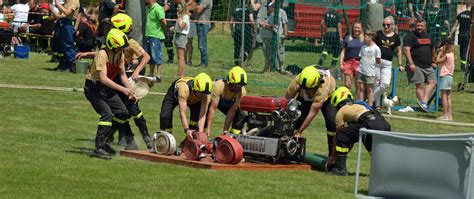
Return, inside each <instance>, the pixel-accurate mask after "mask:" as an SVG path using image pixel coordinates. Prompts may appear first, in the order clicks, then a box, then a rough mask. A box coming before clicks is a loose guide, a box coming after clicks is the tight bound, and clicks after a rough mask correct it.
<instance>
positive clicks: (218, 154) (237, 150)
mask: <svg viewBox="0 0 474 199" xmlns="http://www.w3.org/2000/svg"><path fill="white" fill-rule="evenodd" d="M216 139H219V141H218V144H217V146H216V149H215V160H216V162H218V163H223V164H237V163H239V162H240V161H241V160H242V158H243V156H244V149H243V148H242V145H240V143H239V142H238V141H237V140H236V139H234V138H231V137H229V136H227V135H221V136H219V137H217V138H216Z"/></svg>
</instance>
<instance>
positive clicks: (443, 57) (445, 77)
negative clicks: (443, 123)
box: [436, 40, 456, 121]
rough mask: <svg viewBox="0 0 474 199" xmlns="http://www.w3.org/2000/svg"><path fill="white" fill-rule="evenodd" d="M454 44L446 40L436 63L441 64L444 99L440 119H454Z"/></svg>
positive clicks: (442, 94)
mask: <svg viewBox="0 0 474 199" xmlns="http://www.w3.org/2000/svg"><path fill="white" fill-rule="evenodd" d="M454 52H455V50H454V45H453V42H452V41H451V40H444V41H443V43H442V46H441V47H440V49H439V52H438V54H437V55H436V64H439V65H440V76H441V80H440V81H441V83H440V89H441V97H442V99H443V115H442V116H441V117H438V118H437V119H438V120H447V121H451V120H453V115H452V102H451V90H452V84H453V75H454V68H455V66H456V63H455V60H456V57H455V55H454Z"/></svg>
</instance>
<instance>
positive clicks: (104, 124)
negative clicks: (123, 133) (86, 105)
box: [84, 80, 129, 148]
mask: <svg viewBox="0 0 474 199" xmlns="http://www.w3.org/2000/svg"><path fill="white" fill-rule="evenodd" d="M84 95H85V96H86V98H87V100H89V102H90V103H91V105H92V107H93V108H94V110H95V112H97V114H99V115H100V118H99V122H98V127H97V134H96V138H95V145H96V148H101V147H103V146H104V145H105V138H106V137H108V136H109V135H111V134H112V133H113V132H114V131H113V130H112V129H119V128H122V126H123V125H122V124H123V122H121V121H127V120H128V114H129V113H128V111H127V109H126V107H125V105H124V104H123V102H122V100H120V97H119V96H118V95H117V93H116V92H115V90H113V89H111V88H109V87H107V86H105V85H102V84H101V83H100V82H95V81H91V80H86V82H85V85H84Z"/></svg>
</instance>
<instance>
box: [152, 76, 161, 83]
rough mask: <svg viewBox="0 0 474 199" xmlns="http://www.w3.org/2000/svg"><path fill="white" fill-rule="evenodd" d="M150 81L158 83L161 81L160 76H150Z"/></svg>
mask: <svg viewBox="0 0 474 199" xmlns="http://www.w3.org/2000/svg"><path fill="white" fill-rule="evenodd" d="M152 81H153V82H155V83H159V82H161V77H158V76H155V77H152Z"/></svg>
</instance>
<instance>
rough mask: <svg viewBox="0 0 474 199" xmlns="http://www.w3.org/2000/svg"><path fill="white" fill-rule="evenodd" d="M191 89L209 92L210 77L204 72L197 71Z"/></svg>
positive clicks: (210, 86) (210, 88)
mask: <svg viewBox="0 0 474 199" xmlns="http://www.w3.org/2000/svg"><path fill="white" fill-rule="evenodd" d="M193 90H194V91H197V92H201V93H204V94H211V91H212V79H211V77H209V75H208V74H206V73H199V74H198V75H196V77H194V83H193Z"/></svg>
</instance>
